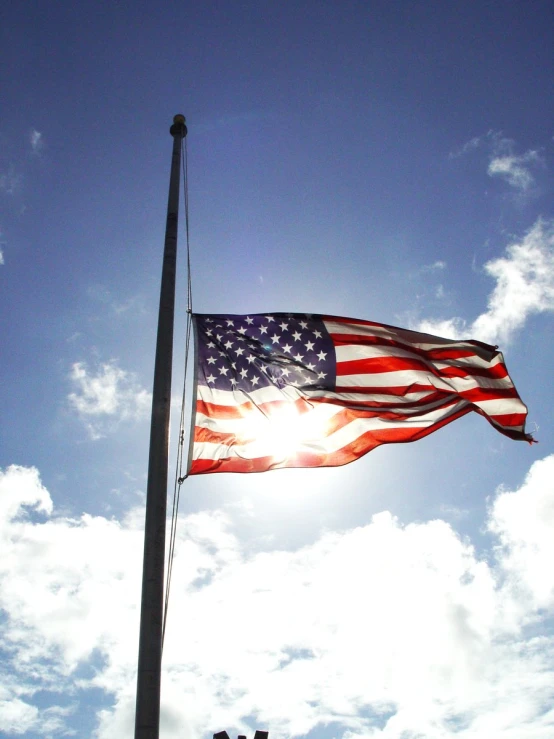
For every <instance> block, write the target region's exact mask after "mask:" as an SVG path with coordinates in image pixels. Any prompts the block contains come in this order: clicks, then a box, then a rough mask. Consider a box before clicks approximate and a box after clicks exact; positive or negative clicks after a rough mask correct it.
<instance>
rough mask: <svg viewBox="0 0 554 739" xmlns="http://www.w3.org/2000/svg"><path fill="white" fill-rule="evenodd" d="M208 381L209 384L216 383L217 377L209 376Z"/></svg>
mask: <svg viewBox="0 0 554 739" xmlns="http://www.w3.org/2000/svg"><path fill="white" fill-rule="evenodd" d="M206 380H207V381H208V382H215V377H214V376H213V375H208V377H206Z"/></svg>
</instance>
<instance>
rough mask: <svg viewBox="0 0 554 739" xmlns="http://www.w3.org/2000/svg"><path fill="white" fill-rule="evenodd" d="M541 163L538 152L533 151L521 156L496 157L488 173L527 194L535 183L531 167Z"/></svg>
mask: <svg viewBox="0 0 554 739" xmlns="http://www.w3.org/2000/svg"><path fill="white" fill-rule="evenodd" d="M541 162H542V159H541V158H540V156H539V154H538V152H537V151H533V150H530V151H527V152H526V153H525V154H521V155H519V156H518V155H516V154H506V155H503V156H494V157H493V158H492V159H491V160H490V162H489V167H488V169H487V173H488V174H489V175H490V176H491V177H500V178H501V179H503V180H505V181H506V182H507V183H508V184H509V185H511V186H512V187H515V188H516V190H520V191H521V192H527V191H528V190H529V189H530V187H531V186H532V185H534V183H535V178H534V177H533V175H532V173H531V167H532V165H535V164H538V163H541Z"/></svg>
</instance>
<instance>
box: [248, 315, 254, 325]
mask: <svg viewBox="0 0 554 739" xmlns="http://www.w3.org/2000/svg"><path fill="white" fill-rule="evenodd" d="M246 323H247V324H248V325H249V326H250V325H251V324H252V323H254V319H253V318H250V316H246Z"/></svg>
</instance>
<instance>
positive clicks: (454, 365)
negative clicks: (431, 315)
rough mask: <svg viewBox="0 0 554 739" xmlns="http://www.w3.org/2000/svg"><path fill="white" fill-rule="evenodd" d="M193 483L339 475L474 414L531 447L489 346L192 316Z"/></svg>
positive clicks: (325, 322) (278, 319)
mask: <svg viewBox="0 0 554 739" xmlns="http://www.w3.org/2000/svg"><path fill="white" fill-rule="evenodd" d="M193 321H194V328H195V336H196V352H197V354H196V357H197V359H196V379H195V399H196V406H195V409H194V412H193V419H192V427H193V429H194V431H193V434H192V439H191V442H192V443H191V454H190V460H189V474H193V475H194V474H203V473H209V472H263V471H266V470H271V469H276V468H280V467H330V466H337V465H343V464H347V463H348V462H352V461H353V460H355V459H358V458H359V457H361V456H362V455H364V454H366V453H367V452H369V451H371V450H372V449H374V448H375V447H376V446H378V445H379V444H389V443H395V442H407V441H415V440H416V439H421V438H422V437H423V436H426V435H427V434H430V433H432V432H433V431H436V430H437V429H438V428H440V427H441V426H444V425H446V424H447V423H450V422H451V421H454V420H455V419H457V418H460V417H461V416H463V415H465V414H466V413H469V412H470V411H476V412H477V413H480V414H481V415H483V416H485V418H486V419H487V420H488V421H489V422H490V423H491V424H492V425H493V426H494V427H495V428H496V429H497V430H498V431H500V432H502V433H503V434H505V435H506V436H509V437H511V438H512V439H519V440H525V441H529V442H531V441H532V440H533V439H532V437H531V436H530V434H527V433H526V432H525V418H526V415H527V408H526V407H525V405H524V404H523V403H522V401H521V400H520V398H519V396H518V394H517V391H516V389H515V387H514V385H513V383H512V381H511V379H510V377H509V375H508V372H507V370H506V366H505V364H504V358H503V356H502V354H501V352H499V351H498V349H497V348H496V347H493V346H489V345H488V344H483V343H481V342H479V341H451V340H449V339H443V338H439V337H437V336H431V335H430V334H422V333H418V332H416V331H410V330H407V329H402V328H396V327H394V326H387V325H385V324H379V323H373V322H372V321H362V320H357V319H354V318H338V317H336V316H321V315H315V314H304V313H302V314H301V313H272V314H266V313H264V314H251V315H248V316H237V315H200V314H195V315H194V316H193Z"/></svg>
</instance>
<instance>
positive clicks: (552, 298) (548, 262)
mask: <svg viewBox="0 0 554 739" xmlns="http://www.w3.org/2000/svg"><path fill="white" fill-rule="evenodd" d="M484 270H485V272H486V273H487V274H488V275H490V276H491V277H492V278H493V279H494V280H495V282H496V284H495V287H494V289H493V290H492V292H491V293H490V295H489V298H488V306H487V310H486V311H485V312H484V313H482V314H481V315H479V316H478V317H477V318H476V319H475V320H474V321H473V323H468V322H466V321H464V320H463V319H461V318H449V319H446V320H423V321H420V322H419V323H418V325H417V328H418V330H420V331H424V332H427V333H432V334H437V335H440V336H446V337H451V338H475V339H479V340H481V341H484V342H487V343H490V344H497V343H498V344H502V345H506V344H508V343H509V342H510V341H511V340H512V338H513V336H514V335H515V333H516V332H517V331H518V330H519V329H521V328H522V326H523V325H524V324H525V322H526V321H527V320H528V318H529V317H530V316H532V315H535V314H538V313H545V312H551V311H553V310H554V222H552V221H546V220H542V219H540V218H539V219H538V220H537V221H536V223H535V224H534V225H533V227H532V228H531V229H530V230H529V231H528V232H527V233H526V234H525V236H524V237H523V238H522V239H519V240H517V241H514V242H513V243H512V244H510V245H509V246H508V247H507V248H506V250H505V253H504V256H502V257H499V258H498V259H493V260H491V261H490V262H487V263H486V264H485V266H484Z"/></svg>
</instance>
